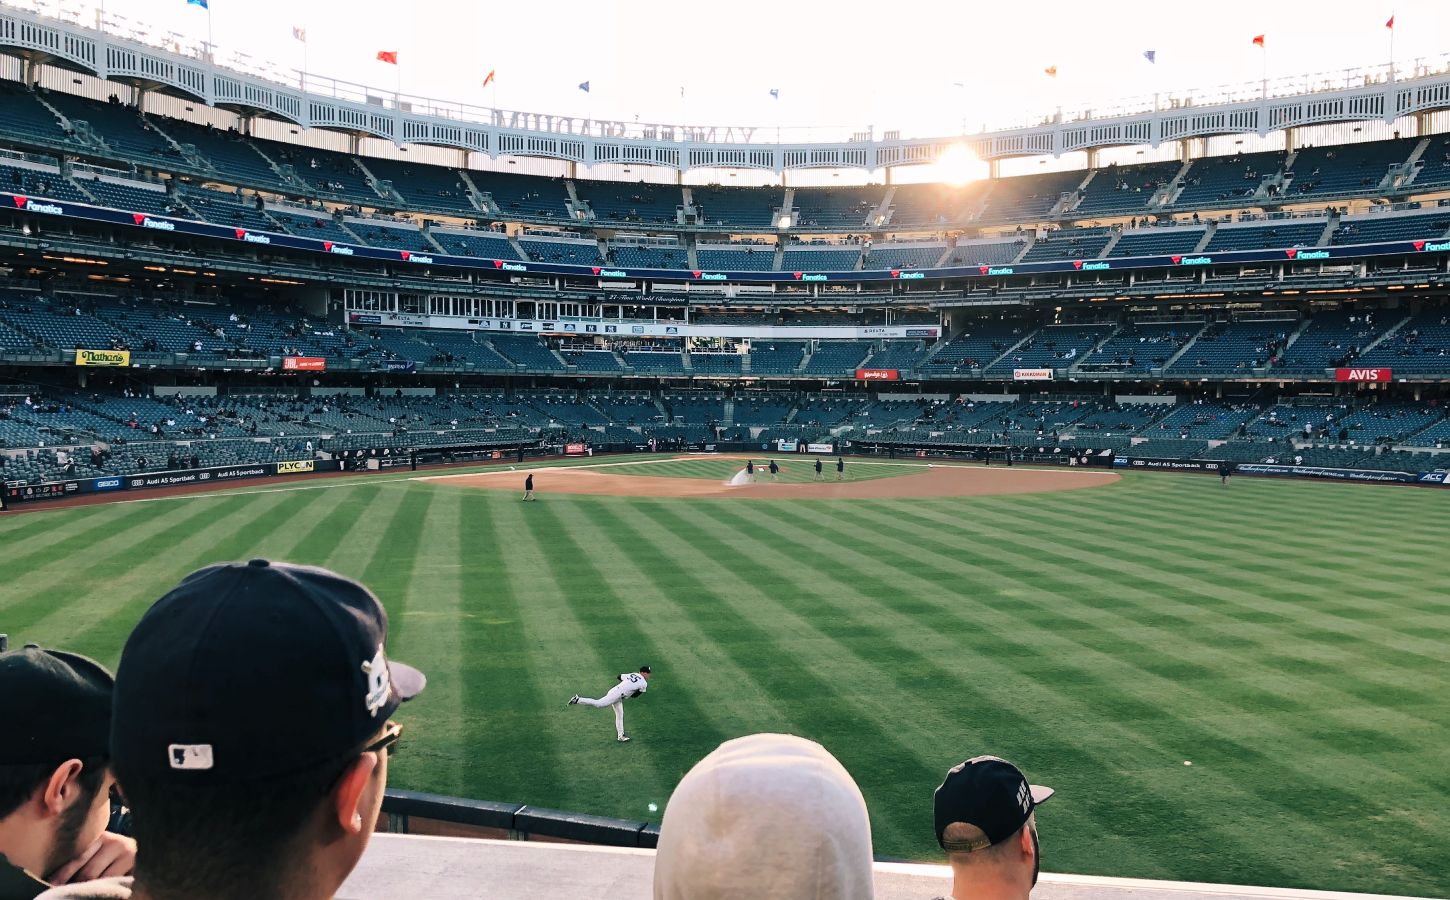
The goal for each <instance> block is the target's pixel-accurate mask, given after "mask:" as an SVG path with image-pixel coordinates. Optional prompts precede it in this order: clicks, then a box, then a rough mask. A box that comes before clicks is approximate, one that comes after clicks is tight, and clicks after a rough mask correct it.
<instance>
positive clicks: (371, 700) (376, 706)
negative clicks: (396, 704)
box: [362, 644, 393, 716]
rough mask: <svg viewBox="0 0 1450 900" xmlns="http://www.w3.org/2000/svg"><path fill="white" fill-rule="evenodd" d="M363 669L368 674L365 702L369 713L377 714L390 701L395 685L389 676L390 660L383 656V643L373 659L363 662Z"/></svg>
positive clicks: (379, 645)
mask: <svg viewBox="0 0 1450 900" xmlns="http://www.w3.org/2000/svg"><path fill="white" fill-rule="evenodd" d="M362 670H363V671H364V672H366V673H367V676H368V694H367V696H366V697H365V698H363V702H364V703H365V704H366V705H367V708H368V715H371V716H376V715H377V714H378V710H380V709H382V708H383V704H384V703H387V702H388V693H389V692H390V691H391V690H392V687H393V685H392V682H391V681H390V680H389V678H388V660H387V658H386V657H384V656H383V645H382V644H378V652H377V654H376V655H375V656H373V658H372V660H371V661H369V662H365V663H363V664H362Z"/></svg>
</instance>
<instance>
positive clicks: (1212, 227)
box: [1165, 219, 1218, 368]
mask: <svg viewBox="0 0 1450 900" xmlns="http://www.w3.org/2000/svg"><path fill="white" fill-rule="evenodd" d="M1216 234H1218V220H1217V219H1209V220H1208V227H1206V228H1204V229H1203V239H1202V240H1200V241H1199V242H1198V246H1196V247H1194V248H1193V252H1194V253H1202V252H1203V248H1204V247H1207V246H1208V243H1209V241H1212V240H1213V236H1214V235H1216ZM1165 368H1166V366H1165Z"/></svg>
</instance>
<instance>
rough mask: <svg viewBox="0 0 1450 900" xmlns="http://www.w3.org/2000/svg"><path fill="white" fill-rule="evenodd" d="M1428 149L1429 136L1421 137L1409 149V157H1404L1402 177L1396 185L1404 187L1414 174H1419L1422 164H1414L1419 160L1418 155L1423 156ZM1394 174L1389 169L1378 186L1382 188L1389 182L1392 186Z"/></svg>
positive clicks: (1412, 178) (1413, 178) (1413, 177)
mask: <svg viewBox="0 0 1450 900" xmlns="http://www.w3.org/2000/svg"><path fill="white" fill-rule="evenodd" d="M1428 149H1430V139H1429V138H1421V139H1420V142H1419V143H1417V144H1415V149H1414V150H1411V151H1410V155H1409V158H1408V159H1406V160H1405V162H1404V172H1403V173H1402V174H1403V175H1404V178H1403V179H1402V180H1401V181H1400V183H1399V185H1398V187H1400V188H1404V187H1407V186H1408V185H1410V184H1412V183H1413V182H1414V180H1415V176H1416V175H1419V174H1420V169H1422V168H1424V167H1423V166H1417V165H1415V163H1417V162H1419V161H1420V157H1421V156H1424V155H1425V151H1426V150H1428ZM1394 176H1395V173H1394V172H1393V171H1390V172H1389V173H1388V174H1386V175H1385V180H1384V181H1382V182H1380V187H1381V188H1383V187H1384V186H1385V184H1386V183H1389V184H1391V185H1392V186H1393V182H1394Z"/></svg>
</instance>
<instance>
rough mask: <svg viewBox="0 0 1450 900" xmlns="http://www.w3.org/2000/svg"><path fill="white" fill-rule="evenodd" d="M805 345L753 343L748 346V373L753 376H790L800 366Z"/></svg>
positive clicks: (770, 342) (778, 342) (783, 342)
mask: <svg viewBox="0 0 1450 900" xmlns="http://www.w3.org/2000/svg"><path fill="white" fill-rule="evenodd" d="M804 354H805V344H802V343H799V342H794V341H755V342H753V343H752V344H751V345H750V371H751V374H754V375H790V374H792V373H794V372H795V370H796V369H797V368H798V367H799V366H800V364H801V357H802V356H804Z"/></svg>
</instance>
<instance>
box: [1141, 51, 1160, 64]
mask: <svg viewBox="0 0 1450 900" xmlns="http://www.w3.org/2000/svg"><path fill="white" fill-rule="evenodd" d="M1157 57H1158V51H1157V50H1144V51H1143V58H1144V59H1146V60H1148V62H1150V63H1153V64H1154V65H1157V64H1158V59H1157Z"/></svg>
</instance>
